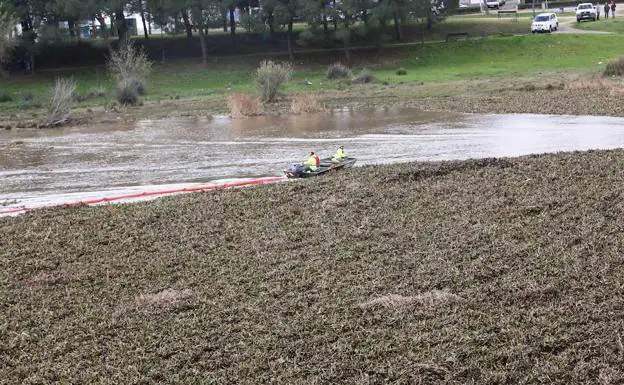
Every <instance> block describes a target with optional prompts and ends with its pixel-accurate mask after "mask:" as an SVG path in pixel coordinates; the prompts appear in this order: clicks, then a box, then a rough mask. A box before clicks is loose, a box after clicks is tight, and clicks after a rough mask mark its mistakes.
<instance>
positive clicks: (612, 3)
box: [611, 0, 615, 18]
mask: <svg viewBox="0 0 624 385" xmlns="http://www.w3.org/2000/svg"><path fill="white" fill-rule="evenodd" d="M614 17H615V0H613V1H612V2H611V18H614Z"/></svg>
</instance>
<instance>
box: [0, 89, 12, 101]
mask: <svg viewBox="0 0 624 385" xmlns="http://www.w3.org/2000/svg"><path fill="white" fill-rule="evenodd" d="M12 101H13V96H11V94H9V93H8V92H6V91H5V92H2V93H0V103H7V102H12Z"/></svg>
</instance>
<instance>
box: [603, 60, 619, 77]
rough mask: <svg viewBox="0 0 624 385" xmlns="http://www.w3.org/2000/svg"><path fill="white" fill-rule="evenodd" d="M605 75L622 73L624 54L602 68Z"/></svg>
mask: <svg viewBox="0 0 624 385" xmlns="http://www.w3.org/2000/svg"><path fill="white" fill-rule="evenodd" d="M604 74H605V75H606V76H622V75H624V56H620V57H618V58H615V59H613V60H611V61H610V62H608V63H607V67H606V68H605V70H604Z"/></svg>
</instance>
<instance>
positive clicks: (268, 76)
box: [257, 60, 292, 103]
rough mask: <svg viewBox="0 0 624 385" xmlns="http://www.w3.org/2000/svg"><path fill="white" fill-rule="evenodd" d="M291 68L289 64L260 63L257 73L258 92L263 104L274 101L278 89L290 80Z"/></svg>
mask: <svg viewBox="0 0 624 385" xmlns="http://www.w3.org/2000/svg"><path fill="white" fill-rule="evenodd" d="M291 72H292V66H291V65H290V64H289V63H281V64H280V63H274V62H272V61H270V60H268V61H266V60H265V61H263V62H262V63H260V67H258V71H257V81H258V92H259V93H260V98H261V99H262V101H263V102H265V103H268V102H272V101H273V100H275V97H276V96H277V93H278V92H279V90H280V88H281V87H282V86H283V85H284V84H286V82H287V81H288V79H289V78H290V74H291Z"/></svg>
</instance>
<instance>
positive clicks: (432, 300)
mask: <svg viewBox="0 0 624 385" xmlns="http://www.w3.org/2000/svg"><path fill="white" fill-rule="evenodd" d="M457 300H459V297H458V296H456V295H455V294H452V293H449V292H448V291H441V290H432V291H428V292H425V293H422V294H419V295H416V296H410V297H404V296H402V295H398V294H387V295H384V296H381V297H377V298H375V299H372V300H370V301H367V302H363V303H361V304H360V307H361V308H362V309H368V308H378V307H382V308H386V309H404V308H407V307H410V306H421V307H424V308H436V307H438V306H440V305H443V304H446V303H450V302H455V301H457Z"/></svg>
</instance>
